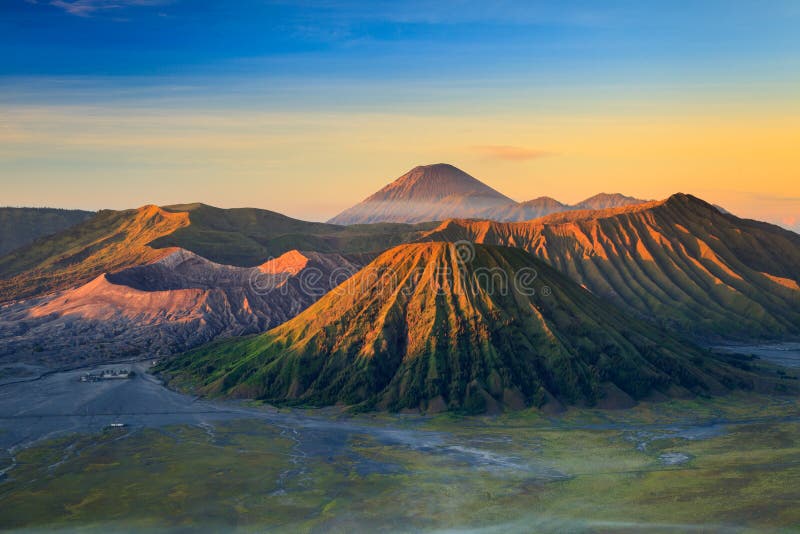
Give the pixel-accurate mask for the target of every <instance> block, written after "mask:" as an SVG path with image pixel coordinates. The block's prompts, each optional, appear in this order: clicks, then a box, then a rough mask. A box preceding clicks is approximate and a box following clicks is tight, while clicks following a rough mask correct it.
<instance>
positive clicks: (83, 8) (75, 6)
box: [50, 0, 167, 17]
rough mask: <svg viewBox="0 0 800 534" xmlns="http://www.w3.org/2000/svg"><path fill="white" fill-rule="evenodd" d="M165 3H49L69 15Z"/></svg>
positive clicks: (95, 0) (80, 0)
mask: <svg viewBox="0 0 800 534" xmlns="http://www.w3.org/2000/svg"><path fill="white" fill-rule="evenodd" d="M166 3H167V0H52V1H51V2H50V5H52V6H55V7H58V8H61V9H63V10H64V11H66V12H67V13H69V14H71V15H77V16H79V17H90V16H92V15H93V14H95V13H97V12H103V11H110V10H115V9H123V8H126V7H142V6H159V5H163V4H166Z"/></svg>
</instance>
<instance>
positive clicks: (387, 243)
mask: <svg viewBox="0 0 800 534" xmlns="http://www.w3.org/2000/svg"><path fill="white" fill-rule="evenodd" d="M165 209H166V210H170V211H175V212H185V213H187V214H188V217H189V221H190V224H189V225H187V226H186V227H184V228H181V229H179V230H177V231H175V232H173V233H171V234H169V235H167V236H164V237H162V238H160V239H157V240H156V241H154V242H153V243H152V245H153V247H156V248H162V247H180V248H185V249H187V250H191V251H192V252H194V253H195V254H199V255H200V256H203V257H204V258H207V259H210V260H212V261H215V262H218V263H225V264H230V265H237V266H240V267H252V266H255V265H259V264H260V263H263V262H264V261H265V260H266V259H267V258H270V257H278V256H280V255H281V254H283V253H285V252H288V251H290V250H295V249H300V250H309V251H314V252H336V253H351V254H352V253H372V254H377V253H378V252H381V251H382V250H385V249H387V248H389V247H391V246H394V245H397V244H399V243H404V242H407V241H411V240H413V239H415V238H417V237H418V236H419V235H420V233H421V232H422V231H424V230H429V229H431V228H434V227H435V225H434V224H430V223H428V224H421V225H410V224H394V223H382V224H370V225H355V226H347V227H345V226H338V225H333V224H326V223H314V222H307V221H301V220H298V219H293V218H291V217H287V216H285V215H281V214H280V213H276V212H274V211H268V210H261V209H255V208H236V209H220V208H215V207H213V206H207V205H205V204H187V205H179V206H167V207H166V208H165Z"/></svg>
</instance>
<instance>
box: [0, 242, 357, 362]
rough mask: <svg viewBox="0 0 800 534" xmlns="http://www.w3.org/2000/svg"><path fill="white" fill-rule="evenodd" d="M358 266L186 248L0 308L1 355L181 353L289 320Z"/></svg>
mask: <svg viewBox="0 0 800 534" xmlns="http://www.w3.org/2000/svg"><path fill="white" fill-rule="evenodd" d="M359 267H360V265H358V264H357V263H354V261H351V260H350V259H348V258H345V257H344V256H341V255H338V254H318V253H313V252H298V251H292V252H289V253H287V254H285V255H283V256H281V257H279V258H276V259H273V260H271V261H268V262H266V263H264V264H263V265H261V266H258V267H252V268H243V267H234V266H229V265H220V264H217V263H213V262H211V261H208V260H206V259H204V258H202V257H200V256H197V255H195V254H193V253H191V252H188V251H185V250H181V249H178V250H175V251H174V252H172V253H171V254H169V255H167V256H166V257H164V258H162V259H160V260H158V261H156V262H154V263H152V264H149V265H144V266H137V267H132V268H129V269H125V270H123V271H120V272H118V273H114V274H102V275H100V276H98V277H97V278H95V279H94V280H92V281H91V282H89V283H88V284H85V285H83V286H81V287H78V288H76V289H71V290H67V291H63V292H60V293H56V294H54V295H50V296H47V297H43V298H38V299H31V300H27V301H22V302H18V303H14V304H11V305H7V306H5V307H3V308H0V357H3V356H5V357H14V358H15V359H16V360H25V361H37V362H43V363H48V364H51V365H52V364H59V363H67V362H68V363H70V364H75V363H79V362H83V361H104V360H109V359H119V358H124V357H137V356H143V357H149V356H150V355H153V356H156V355H159V354H171V353H174V352H180V351H183V350H186V349H188V348H191V347H194V346H197V345H199V344H202V343H205V342H208V341H210V340H213V339H215V338H216V337H219V336H226V337H229V336H237V335H243V334H251V333H256V332H263V331H264V330H267V329H269V328H271V327H274V326H276V325H279V324H281V323H283V322H284V321H286V320H288V319H290V318H292V317H294V316H295V315H297V314H298V313H299V312H301V311H302V310H303V309H305V308H306V307H307V306H309V305H310V304H311V303H313V302H314V301H315V300H317V299H318V298H320V297H321V296H322V295H324V294H325V293H326V292H328V291H329V290H330V289H331V288H332V287H333V286H334V285H336V284H338V283H341V282H342V281H344V280H346V279H347V278H348V277H349V276H351V275H352V274H353V273H355V272H356V271H357V270H358V268H359Z"/></svg>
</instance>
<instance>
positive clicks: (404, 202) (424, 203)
mask: <svg viewBox="0 0 800 534" xmlns="http://www.w3.org/2000/svg"><path fill="white" fill-rule="evenodd" d="M509 204H515V202H514V201H513V200H511V199H510V198H508V197H507V196H505V195H503V194H501V193H499V192H497V191H495V190H494V189H492V188H491V187H489V186H488V185H486V184H484V183H483V182H481V181H480V180H478V179H476V178H473V177H472V176H470V175H469V174H467V173H466V172H464V171H462V170H461V169H458V168H456V167H454V166H452V165H448V164H446V163H437V164H435V165H422V166H419V167H414V168H413V169H411V170H410V171H408V172H407V173H406V174H404V175H403V176H401V177H400V178H398V179H396V180H395V181H394V182H392V183H390V184H389V185H387V186H386V187H384V188H383V189H381V190H380V191H378V192H377V193H375V194H373V195H371V196H369V197H367V198H366V199H365V200H364V201H363V202H360V203H359V204H356V205H355V206H353V207H351V208H349V209H347V210H345V211H343V212H342V213H340V214H339V215H337V216H336V217H334V218H333V219H331V220H330V221H328V222H329V223H332V224H342V225H350V224H365V223H375V222H405V223H414V222H424V221H441V220H444V219H448V218H453V217H472V216H474V215H475V214H477V213H480V212H482V211H486V210H491V209H492V208H501V207H504V206H508V205H509Z"/></svg>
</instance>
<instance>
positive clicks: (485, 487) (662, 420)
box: [0, 362, 800, 532]
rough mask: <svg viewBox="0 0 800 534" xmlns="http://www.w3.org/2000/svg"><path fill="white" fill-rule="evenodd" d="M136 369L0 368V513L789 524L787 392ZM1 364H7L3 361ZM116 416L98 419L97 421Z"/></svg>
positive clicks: (174, 518)
mask: <svg viewBox="0 0 800 534" xmlns="http://www.w3.org/2000/svg"><path fill="white" fill-rule="evenodd" d="M148 366H149V362H140V363H137V364H135V365H133V366H132V367H133V369H134V370H135V371H136V376H135V377H134V378H133V379H129V380H115V381H104V382H90V383H82V382H80V381H79V377H80V375H82V374H84V373H86V372H87V371H90V370H91V371H97V370H101V369H102V368H104V367H105V368H120V367H131V365H130V364H126V365H123V364H116V365H109V366H104V367H98V368H95V369H80V370H72V371H64V372H56V373H51V374H45V375H43V376H41V378H37V376H38V375H37V374H35V372H36V370H33V369H21V370H19V371H18V372H14V373H7V374H8V376H6V377H5V378H3V380H2V381H0V449H2V451H3V452H2V453H0V473H1V474H0V528H1V529H14V528H38V529H45V530H51V529H53V530H58V529H66V530H73V529H76V528H79V527H80V528H81V529H85V530H87V531H103V532H105V531H108V530H109V529H113V530H115V531H120V530H141V529H145V528H153V529H157V530H161V529H164V530H182V529H191V530H192V531H196V530H208V531H220V530H228V529H232V528H237V529H241V530H243V531H263V530H265V529H269V530H275V531H285V532H298V531H299V532H304V531H312V532H313V531H334V532H336V531H339V532H343V531H347V532H360V531H378V530H380V531H417V530H444V531H447V530H457V531H464V530H474V531H478V532H531V531H539V532H541V531H554V532H563V531H578V532H580V531H586V532H620V531H632V532H633V531H636V532H639V531H643V530H644V531H654V532H673V531H679V532H684V531H691V530H702V531H719V532H740V531H758V532H763V531H768V530H775V531H792V530H793V529H797V528H798V525H800V509H799V508H798V507H797V503H798V502H800V406H799V405H798V402H797V401H798V399H797V398H788V397H767V396H755V395H744V394H735V395H729V396H727V397H722V398H718V399H714V400H705V399H702V400H694V401H670V402H665V403H659V404H642V405H640V406H637V407H636V408H633V409H630V410H621V411H600V410H585V409H583V410H577V409H575V410H570V411H568V412H567V413H565V414H563V415H562V416H560V417H558V418H548V417H545V416H543V415H542V414H540V413H537V412H534V411H527V412H519V413H514V414H507V415H504V416H500V417H491V418H490V417H470V418H463V417H455V416H450V415H442V416H437V417H422V416H402V415H386V414H375V415H369V414H368V415H360V416H349V415H345V414H343V413H342V412H341V411H339V410H334V409H331V410H314V411H303V410H276V409H274V408H270V407H264V406H257V405H248V404H243V403H230V402H225V403H222V402H210V401H205V400H198V399H195V398H193V397H189V396H186V395H182V394H179V393H176V392H173V391H170V390H167V389H165V388H164V387H163V386H162V385H161V384H160V383H159V382H158V381H157V380H156V379H155V378H154V377H153V376H151V375H149V374H147V368H148ZM10 375H14V376H10ZM119 423H121V424H124V425H125V426H122V427H111V426H110V425H111V424H119Z"/></svg>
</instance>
